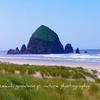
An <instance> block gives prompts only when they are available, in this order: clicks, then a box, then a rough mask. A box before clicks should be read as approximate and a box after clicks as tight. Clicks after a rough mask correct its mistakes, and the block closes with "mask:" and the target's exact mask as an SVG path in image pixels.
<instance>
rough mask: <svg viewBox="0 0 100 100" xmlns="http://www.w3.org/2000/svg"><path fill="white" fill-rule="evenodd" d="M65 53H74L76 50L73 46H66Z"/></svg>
mask: <svg viewBox="0 0 100 100" xmlns="http://www.w3.org/2000/svg"><path fill="white" fill-rule="evenodd" d="M65 53H74V50H73V47H72V45H71V44H66V46H65Z"/></svg>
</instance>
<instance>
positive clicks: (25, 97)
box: [0, 63, 100, 100]
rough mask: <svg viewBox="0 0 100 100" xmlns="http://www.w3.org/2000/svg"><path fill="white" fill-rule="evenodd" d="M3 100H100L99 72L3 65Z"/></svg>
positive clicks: (0, 87) (0, 83) (0, 84)
mask: <svg viewBox="0 0 100 100" xmlns="http://www.w3.org/2000/svg"><path fill="white" fill-rule="evenodd" d="M15 71H19V72H20V73H17V74H16V73H15ZM36 72H40V73H41V75H42V77H34V76H33V74H35V73H36ZM46 76H52V77H51V78H49V77H46ZM86 77H90V78H91V79H93V80H94V81H89V80H87V79H86ZM0 100H100V81H99V78H98V77H97V76H96V71H91V72H89V71H87V70H86V69H83V68H81V67H78V68H70V67H64V66H59V67H57V66H35V65H17V64H7V63H1V64H0Z"/></svg>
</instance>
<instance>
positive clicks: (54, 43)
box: [7, 25, 80, 54]
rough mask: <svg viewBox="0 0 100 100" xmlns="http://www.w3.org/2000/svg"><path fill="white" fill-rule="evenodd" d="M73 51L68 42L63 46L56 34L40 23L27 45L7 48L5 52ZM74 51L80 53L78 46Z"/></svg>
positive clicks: (42, 52) (51, 52)
mask: <svg viewBox="0 0 100 100" xmlns="http://www.w3.org/2000/svg"><path fill="white" fill-rule="evenodd" d="M63 53H74V49H73V47H72V45H71V44H70V43H68V44H66V46H65V48H64V47H63V45H62V44H61V42H60V39H59V37H58V35H57V34H56V33H55V32H54V31H53V30H51V29H50V28H49V27H47V26H45V25H41V26H40V27H39V28H38V29H37V30H36V31H35V32H34V33H33V34H32V36H31V37H30V39H29V42H28V45H27V46H26V45H25V44H23V45H22V47H21V49H19V48H18V47H16V49H10V50H8V52H7V54H63ZM75 53H80V51H79V48H77V49H76V51H75Z"/></svg>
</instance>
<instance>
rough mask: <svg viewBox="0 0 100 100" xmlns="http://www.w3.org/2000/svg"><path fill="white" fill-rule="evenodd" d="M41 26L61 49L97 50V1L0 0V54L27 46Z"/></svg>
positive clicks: (99, 10)
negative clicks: (67, 46)
mask: <svg viewBox="0 0 100 100" xmlns="http://www.w3.org/2000/svg"><path fill="white" fill-rule="evenodd" d="M41 24H44V25H46V26H48V27H50V28H51V29H53V30H54V31H55V32H56V33H57V34H58V35H59V38H60V40H61V42H62V44H63V45H65V44H66V43H72V45H73V47H74V48H76V47H79V48H81V49H82V48H83V49H84V48H95V49H98V48H99V49H100V0H0V50H6V49H9V48H15V47H17V46H18V47H19V48H20V46H21V45H22V44H23V43H25V44H27V43H28V40H29V38H30V36H31V35H32V33H33V32H34V31H35V30H36V29H37V28H38V27H39V26H40V25H41Z"/></svg>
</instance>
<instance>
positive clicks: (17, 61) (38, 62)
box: [0, 58, 100, 72]
mask: <svg viewBox="0 0 100 100" xmlns="http://www.w3.org/2000/svg"><path fill="white" fill-rule="evenodd" d="M0 62H5V63H13V64H30V65H51V66H53V65H55V66H69V67H83V68H85V69H90V70H91V69H96V70H97V71H99V72H100V64H99V63H97V64H96V63H84V62H74V61H66V62H63V61H46V60H28V59H9V58H5V59H2V58H0Z"/></svg>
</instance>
